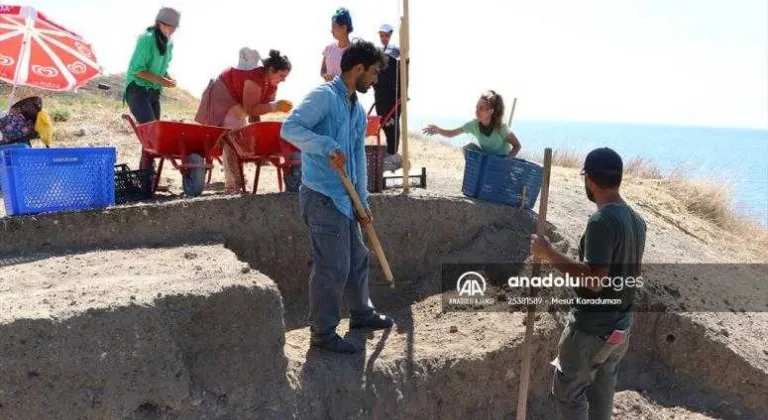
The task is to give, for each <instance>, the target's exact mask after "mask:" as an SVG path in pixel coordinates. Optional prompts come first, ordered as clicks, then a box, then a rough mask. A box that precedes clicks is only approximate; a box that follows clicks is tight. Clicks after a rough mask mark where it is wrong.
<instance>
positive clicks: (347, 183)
mask: <svg viewBox="0 0 768 420" xmlns="http://www.w3.org/2000/svg"><path fill="white" fill-rule="evenodd" d="M336 174H337V175H339V178H341V182H342V184H344V188H345V189H346V190H347V194H349V197H350V198H351V199H352V204H353V205H354V206H355V212H356V213H357V215H358V216H363V215H366V212H365V207H363V203H362V202H361V201H360V196H359V195H357V191H355V187H354V185H352V181H351V180H350V179H349V177H348V176H347V174H346V173H345V172H344V171H343V170H342V169H338V168H337V169H336ZM363 228H364V229H365V233H366V234H367V235H368V240H369V241H370V242H371V247H372V248H373V251H374V252H375V253H376V258H377V259H378V260H379V264H381V269H382V270H384V277H385V278H386V279H387V281H388V282H389V287H392V288H394V287H395V281H394V276H392V270H390V268H389V262H387V257H386V255H384V249H383V248H382V247H381V243H380V242H379V237H378V236H377V235H376V230H375V229H374V228H373V223H366V224H364V225H363Z"/></svg>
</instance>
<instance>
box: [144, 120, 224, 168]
mask: <svg viewBox="0 0 768 420" xmlns="http://www.w3.org/2000/svg"><path fill="white" fill-rule="evenodd" d="M136 130H137V132H138V137H139V141H140V142H141V146H142V147H143V148H144V150H146V151H147V152H149V153H152V154H155V155H159V156H162V157H165V158H172V159H173V158H176V159H184V158H186V157H187V156H189V155H190V154H193V153H194V154H198V155H200V156H202V157H204V158H207V159H212V158H216V157H219V156H221V147H220V145H219V144H218V141H219V139H220V138H221V137H222V136H223V135H224V134H226V132H227V131H228V129H226V128H223V127H216V126H211V125H200V124H190V123H183V122H177V121H163V120H159V121H151V122H148V123H145V124H139V125H137V126H136Z"/></svg>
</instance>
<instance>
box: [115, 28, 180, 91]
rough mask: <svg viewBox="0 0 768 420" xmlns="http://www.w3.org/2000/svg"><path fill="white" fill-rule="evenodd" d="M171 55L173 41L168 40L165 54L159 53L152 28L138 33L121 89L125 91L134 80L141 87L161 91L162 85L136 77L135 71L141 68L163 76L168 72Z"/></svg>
mask: <svg viewBox="0 0 768 420" xmlns="http://www.w3.org/2000/svg"><path fill="white" fill-rule="evenodd" d="M172 57H173V42H171V41H170V40H168V48H167V49H166V50H165V55H160V50H159V49H158V48H157V42H155V34H154V32H153V31H152V30H147V31H145V32H144V33H143V34H141V35H139V39H138V40H137V41H136V48H135V49H134V50H133V55H132V56H131V61H130V63H129V64H128V71H127V72H126V74H125V86H124V87H123V91H124V92H125V89H126V88H127V87H128V85H129V84H131V82H134V83H136V84H137V85H139V86H141V87H146V88H152V89H157V90H159V91H161V92H162V91H163V87H162V86H160V85H159V84H157V83H153V82H150V81H148V80H144V79H142V78H140V77H136V73H138V72H140V71H142V70H143V71H148V72H150V73H152V74H156V75H158V76H160V77H163V76H165V75H166V74H167V73H168V65H169V64H170V62H171V58H172Z"/></svg>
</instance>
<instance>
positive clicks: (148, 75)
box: [123, 7, 181, 168]
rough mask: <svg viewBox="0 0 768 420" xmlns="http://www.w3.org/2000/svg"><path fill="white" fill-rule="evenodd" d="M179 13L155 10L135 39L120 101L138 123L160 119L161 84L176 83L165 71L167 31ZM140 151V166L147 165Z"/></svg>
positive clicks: (170, 44) (172, 28)
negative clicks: (155, 14)
mask: <svg viewBox="0 0 768 420" xmlns="http://www.w3.org/2000/svg"><path fill="white" fill-rule="evenodd" d="M180 20H181V14H180V13H179V12H178V11H177V10H175V9H172V8H170V7H163V8H161V9H160V11H158V12H157V16H156V18H155V24H154V25H153V26H150V27H149V28H147V29H146V30H145V31H144V32H143V33H142V34H141V35H139V38H138V40H137V41H136V47H135V48H134V50H133V55H132V56H131V60H130V62H129V64H128V71H127V72H126V74H125V86H124V91H123V103H125V102H127V103H128V108H129V109H130V110H131V114H133V117H134V118H135V119H136V121H137V122H138V123H139V124H144V123H148V122H150V121H154V120H159V119H160V94H161V93H162V91H163V88H173V87H176V80H174V79H173V78H172V77H171V76H170V75H169V74H168V66H169V65H170V62H171V58H172V57H173V42H172V41H171V35H173V33H174V32H175V31H176V28H178V27H179V22H180ZM147 159H148V158H147V156H146V155H145V154H144V153H143V152H142V159H141V164H140V167H141V168H145V167H148V166H147V165H148V164H149V162H148V161H147Z"/></svg>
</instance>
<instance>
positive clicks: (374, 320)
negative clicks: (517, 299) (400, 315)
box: [349, 312, 395, 330]
mask: <svg viewBox="0 0 768 420" xmlns="http://www.w3.org/2000/svg"><path fill="white" fill-rule="evenodd" d="M393 325H395V321H394V320H393V319H392V318H390V317H388V316H386V315H382V314H380V313H377V312H374V313H373V314H372V315H371V316H370V317H369V318H368V319H366V320H365V321H362V322H360V321H353V320H350V321H349V328H371V329H374V330H385V329H388V328H392V326H393Z"/></svg>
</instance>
